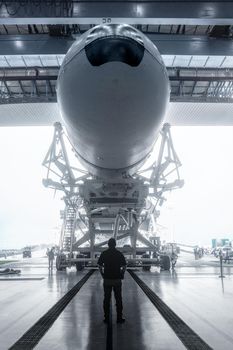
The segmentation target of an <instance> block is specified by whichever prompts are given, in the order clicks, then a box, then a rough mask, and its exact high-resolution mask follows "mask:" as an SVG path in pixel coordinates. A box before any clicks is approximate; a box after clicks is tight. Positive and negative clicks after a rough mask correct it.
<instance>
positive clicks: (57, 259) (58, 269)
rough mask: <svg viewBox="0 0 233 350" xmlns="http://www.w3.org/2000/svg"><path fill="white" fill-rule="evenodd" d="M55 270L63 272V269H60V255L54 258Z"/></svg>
mask: <svg viewBox="0 0 233 350" xmlns="http://www.w3.org/2000/svg"><path fill="white" fill-rule="evenodd" d="M56 269H57V271H62V270H64V268H63V267H61V256H60V255H58V256H57V258H56Z"/></svg>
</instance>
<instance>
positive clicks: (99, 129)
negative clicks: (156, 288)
mask: <svg viewBox="0 0 233 350" xmlns="http://www.w3.org/2000/svg"><path fill="white" fill-rule="evenodd" d="M169 96H170V86H169V79H168V75H167V71H166V68H165V65H164V63H163V60H162V58H161V56H160V53H159V52H158V50H157V48H156V47H155V45H154V44H153V43H152V42H151V41H150V40H149V39H148V38H147V37H146V36H145V35H144V34H143V33H141V32H140V31H138V30H137V29H135V28H133V27H131V26H129V25H122V24H119V25H118V24H108V25H107V24H106V25H99V26H96V27H94V28H91V29H90V30H89V31H87V32H86V33H84V34H83V35H82V36H81V37H79V39H78V40H77V41H76V42H75V43H74V44H73V45H72V47H71V48H70V50H69V51H68V53H67V54H66V57H65V59H64V61H63V64H62V66H61V68H60V72H59V76H58V81H57V98H58V105H59V108H60V111H61V116H62V120H63V126H62V125H61V124H60V123H55V130H54V137H53V141H52V144H51V146H50V148H49V151H48V153H47V155H46V157H45V160H44V162H43V165H44V166H45V167H46V168H47V169H48V171H47V177H46V178H45V179H44V180H43V184H44V185H45V186H46V187H50V188H53V189H56V190H60V191H62V192H63V193H64V202H65V209H64V212H63V226H62V231H61V237H60V244H59V247H60V256H59V255H58V257H57V268H58V269H63V268H65V267H70V266H72V265H76V266H79V267H80V268H81V265H77V263H78V262H80V263H82V262H85V263H86V262H87V259H89V260H88V261H89V264H92V265H93V264H96V261H97V259H96V255H97V254H100V253H101V252H102V251H103V250H104V249H105V247H106V246H107V241H108V239H109V238H110V237H114V238H115V239H116V240H117V242H118V244H117V247H118V249H120V250H121V251H122V252H123V253H125V254H127V255H131V263H134V264H137V263H138V262H141V263H142V262H143V259H144V261H145V259H147V258H143V253H145V252H146V251H151V252H152V253H153V252H157V247H156V245H155V244H153V242H151V241H150V235H153V232H154V231H155V223H156V220H157V218H158V216H159V210H158V208H159V206H161V205H162V204H163V202H164V200H165V193H166V192H167V191H171V190H173V189H177V188H180V187H182V186H183V181H182V180H181V179H180V175H179V167H180V165H181V163H180V161H179V158H178V156H177V154H176V152H175V149H174V146H173V142H172V138H171V132H170V125H168V124H166V123H165V124H164V125H163V121H164V117H165V113H166V110H167V106H168V103H169ZM155 145H156V148H157V149H156V148H154V146H155ZM70 148H71V149H72V151H73V153H72V156H73V158H75V162H77V164H75V165H73V164H74V162H73V161H72V162H71V158H72V157H71V152H70V153H69V150H70ZM154 149H155V153H156V155H155V154H154V155H153V156H152V150H154ZM74 156H75V157H74ZM86 253H88V254H89V258H86V257H85V258H84V257H82V256H81V255H80V254H86ZM139 253H140V254H139ZM77 254H79V255H78V257H77ZM167 261H168V259H167ZM167 265H168V263H166V266H167ZM79 267H78V268H79Z"/></svg>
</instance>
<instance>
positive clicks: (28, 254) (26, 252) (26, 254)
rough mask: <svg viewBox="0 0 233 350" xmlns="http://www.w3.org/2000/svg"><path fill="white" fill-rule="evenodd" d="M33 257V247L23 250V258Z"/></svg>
mask: <svg viewBox="0 0 233 350" xmlns="http://www.w3.org/2000/svg"><path fill="white" fill-rule="evenodd" d="M31 257H32V250H31V247H25V248H24V249H23V258H31Z"/></svg>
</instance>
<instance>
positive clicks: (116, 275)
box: [98, 238, 126, 323]
mask: <svg viewBox="0 0 233 350" xmlns="http://www.w3.org/2000/svg"><path fill="white" fill-rule="evenodd" d="M108 246H109V249H107V250H105V251H104V252H103V253H102V254H101V255H100V257H99V260H98V265H99V269H100V273H101V275H102V277H103V279H104V303H103V307H104V322H105V323H108V322H109V313H110V301H111V294H112V289H113V291H114V296H115V299H116V311H117V323H124V322H125V319H124V318H123V317H122V312H123V304H122V293H121V287H122V282H121V280H122V279H124V273H125V269H126V261H125V257H124V255H123V254H122V253H121V252H120V251H119V250H117V249H116V240H115V239H114V238H110V239H109V241H108Z"/></svg>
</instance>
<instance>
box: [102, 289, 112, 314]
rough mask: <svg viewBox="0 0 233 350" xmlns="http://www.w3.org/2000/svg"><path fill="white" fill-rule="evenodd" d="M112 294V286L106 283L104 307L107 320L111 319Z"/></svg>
mask: <svg viewBox="0 0 233 350" xmlns="http://www.w3.org/2000/svg"><path fill="white" fill-rule="evenodd" d="M111 294H112V286H111V285H108V284H106V283H104V303H103V307H104V318H105V320H108V319H109V312H110V301H111Z"/></svg>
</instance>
